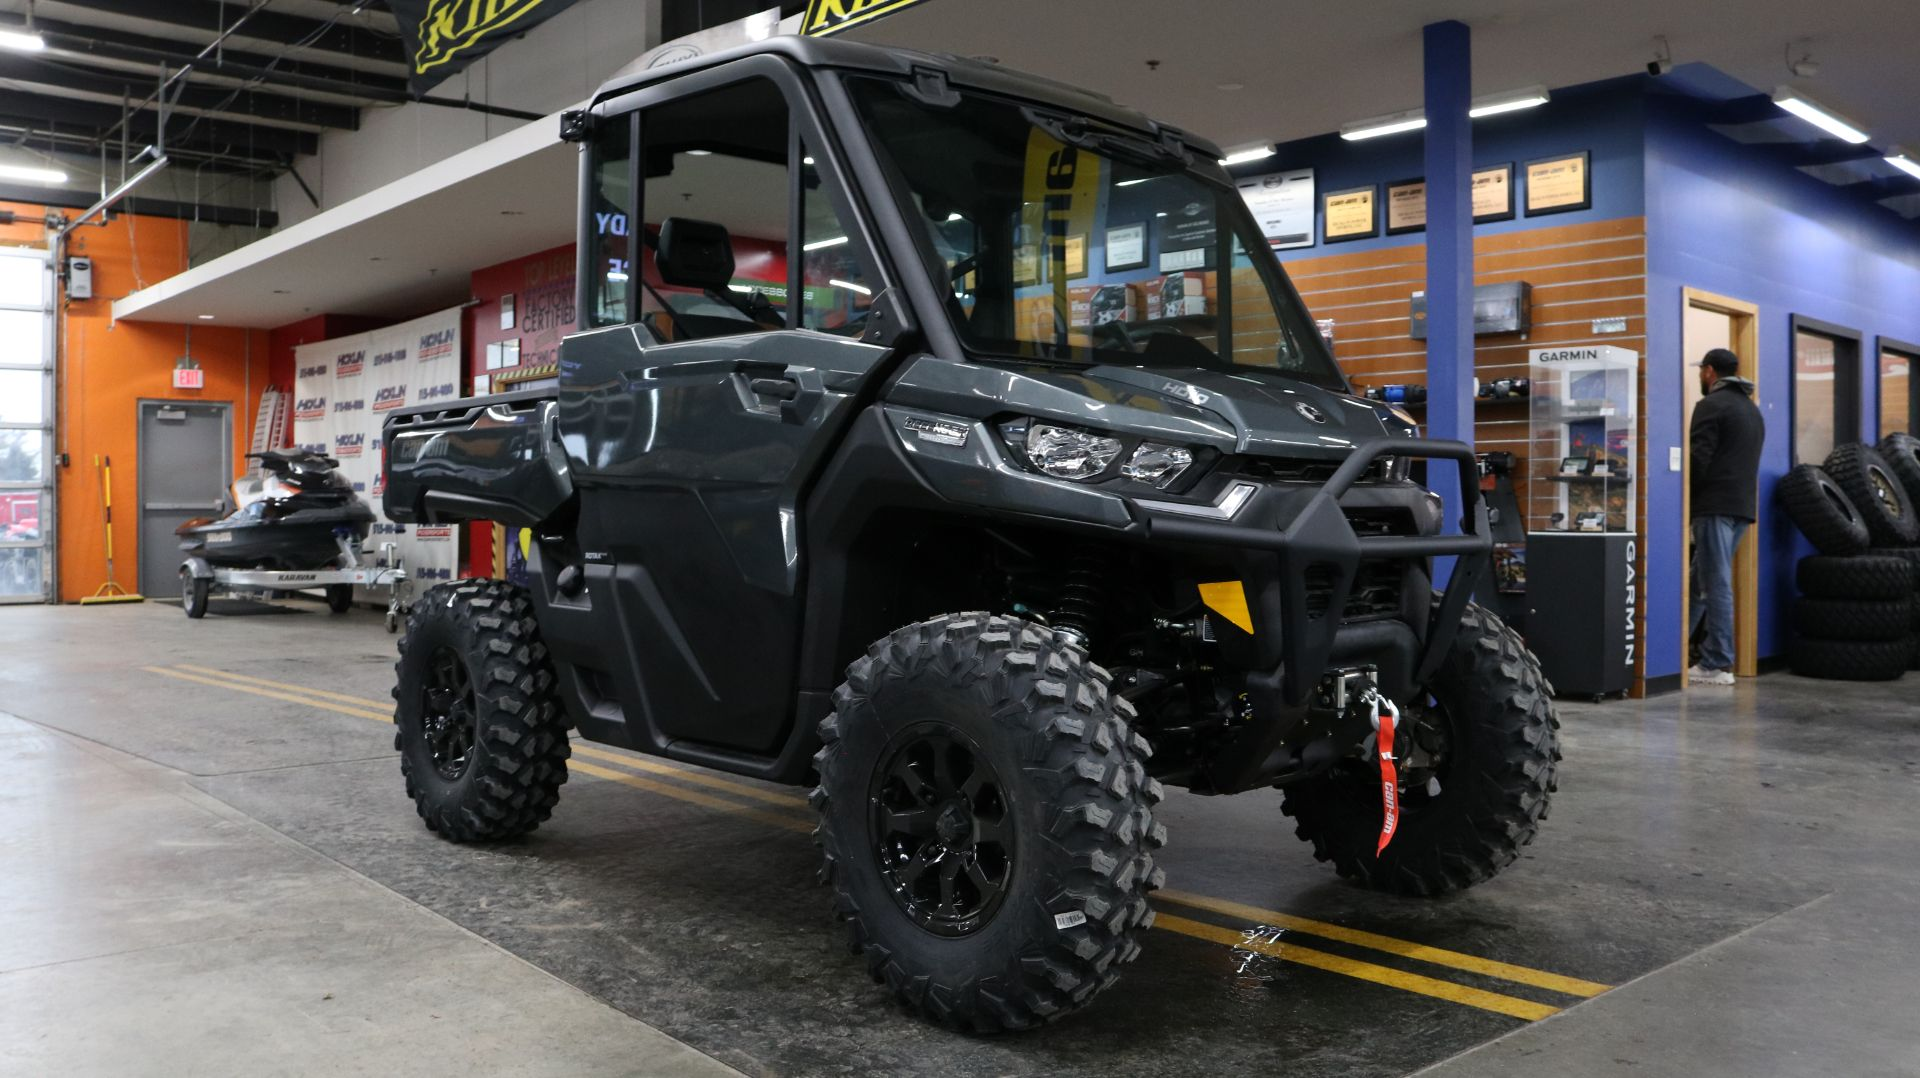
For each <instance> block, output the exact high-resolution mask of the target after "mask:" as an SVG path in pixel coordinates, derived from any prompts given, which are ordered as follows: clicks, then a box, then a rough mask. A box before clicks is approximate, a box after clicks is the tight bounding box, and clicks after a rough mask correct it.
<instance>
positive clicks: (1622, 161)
mask: <svg viewBox="0 0 1920 1078" xmlns="http://www.w3.org/2000/svg"><path fill="white" fill-rule="evenodd" d="M1645 81H1646V80H1645V79H1644V78H1641V77H1634V78H1625V79H1610V80H1608V81H1606V82H1596V83H1589V84H1587V85H1585V86H1576V87H1572V88H1570V89H1565V90H1554V91H1552V96H1551V100H1549V101H1548V102H1547V103H1546V104H1545V105H1541V106H1539V107H1538V108H1531V109H1523V110H1521V111H1519V112H1509V113H1503V114H1501V115H1498V116H1487V117H1483V118H1481V119H1478V120H1475V121H1473V161H1474V167H1476V168H1486V167H1488V166H1490V165H1499V164H1507V163H1511V164H1512V165H1513V172H1514V177H1513V187H1514V191H1513V198H1514V209H1515V215H1514V218H1513V220H1511V221H1489V222H1487V223H1485V224H1477V225H1475V226H1473V231H1474V234H1475V235H1491V234H1494V233H1499V232H1514V231H1518V230H1521V229H1527V228H1539V227H1543V226H1548V225H1555V226H1557V225H1570V224H1575V223H1577V222H1580V221H1605V220H1610V219H1613V218H1618V217H1638V216H1640V215H1641V213H1642V212H1644V208H1645V200H1644V189H1643V186H1642V184H1643V182H1644V177H1645V171H1644V169H1643V168H1642V165H1641V155H1640V145H1641V105H1640V94H1641V90H1640V87H1641V85H1642V84H1643V83H1644V82H1645ZM1421 146H1422V142H1421V133H1420V132H1418V131H1408V132H1404V133H1402V134H1398V135H1383V136H1381V137H1380V138H1374V139H1364V140H1362V141H1360V142H1348V141H1346V140H1345V139H1342V138H1341V137H1340V136H1338V135H1320V136H1317V137H1314V138H1308V139H1300V140H1297V141H1294V142H1283V143H1281V144H1280V146H1279V147H1278V148H1277V149H1276V151H1275V154H1274V156H1272V157H1270V158H1267V159H1265V160H1262V161H1258V162H1254V163H1252V164H1248V165H1240V166H1237V167H1235V168H1234V169H1233V170H1232V171H1233V172H1234V174H1235V175H1237V176H1257V175H1261V174H1263V173H1267V172H1276V171H1280V170H1283V169H1293V168H1311V169H1313V170H1314V177H1313V181H1314V197H1315V206H1314V239H1315V244H1314V246H1312V247H1299V248H1294V249H1292V250H1286V251H1281V252H1279V255H1280V257H1281V259H1282V260H1286V259H1292V258H1314V257H1319V256H1322V255H1335V254H1352V253H1354V252H1358V251H1369V250H1375V249H1378V248H1382V247H1404V246H1408V245H1411V244H1419V243H1425V242H1426V241H1427V237H1426V233H1425V232H1409V233H1407V234H1405V235H1400V236H1387V235H1384V234H1383V235H1381V236H1379V237H1376V238H1374V239H1364V240H1346V241H1343V242H1340V243H1321V242H1319V237H1320V234H1321V225H1322V222H1321V212H1320V210H1321V207H1320V198H1321V196H1323V195H1325V194H1326V192H1328V191H1343V190H1346V189H1348V188H1352V187H1364V186H1366V185H1368V184H1373V185H1374V186H1375V187H1376V188H1377V193H1376V194H1375V196H1374V197H1375V198H1376V199H1379V200H1381V210H1380V214H1381V222H1382V223H1381V231H1382V232H1383V233H1384V232H1385V230H1386V225H1385V219H1386V208H1385V199H1386V185H1387V184H1389V183H1399V182H1401V181H1403V180H1412V179H1418V178H1420V176H1421V173H1422V172H1423V170H1424V166H1423V165H1422V163H1421V156H1422V155H1421ZM1580 150H1587V151H1589V152H1590V153H1591V154H1592V158H1591V162H1592V169H1593V207H1592V208H1591V209H1587V210H1575V211H1571V212H1567V213H1554V214H1547V215H1545V216H1542V217H1528V216H1527V215H1526V210H1525V206H1526V169H1527V162H1528V161H1533V160H1537V159H1539V158H1542V157H1551V156H1554V155H1556V154H1562V153H1572V152H1577V151H1580Z"/></svg>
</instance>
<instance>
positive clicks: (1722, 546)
mask: <svg viewBox="0 0 1920 1078" xmlns="http://www.w3.org/2000/svg"><path fill="white" fill-rule="evenodd" d="M1700 393H1701V397H1700V403H1699V404H1696V405H1694V407H1693V429H1692V430H1691V431H1690V432H1689V440H1690V441H1691V442H1692V447H1693V463H1692V469H1693V470H1692V472H1691V475H1690V482H1689V483H1688V495H1689V496H1690V498H1691V502H1690V506H1691V511H1692V514H1693V588H1692V591H1693V624H1692V626H1691V627H1690V629H1689V635H1692V634H1696V633H1699V630H1700V625H1701V622H1702V621H1704V622H1705V623H1706V633H1705V634H1704V636H1703V637H1702V639H1701V641H1700V661H1699V664H1698V665H1696V666H1694V667H1693V668H1692V669H1691V670H1688V671H1687V680H1688V681H1691V682H1693V683H1694V684H1695V685H1731V684H1733V551H1734V548H1736V547H1738V546H1739V545H1740V537H1741V536H1742V535H1744V534H1745V533H1746V530H1747V525H1749V524H1752V523H1753V509H1754V502H1755V495H1754V487H1755V484H1756V482H1757V480H1758V475H1759V471H1760V443H1761V442H1762V440H1764V439H1765V437H1766V424H1765V423H1763V422H1762V421H1761V419H1760V409H1759V408H1758V407H1757V406H1755V405H1754V403H1753V383H1752V382H1749V381H1747V380H1746V379H1745V378H1742V377H1740V357H1739V356H1736V355H1734V354H1733V353H1732V352H1730V351H1728V350H1727V349H1725V348H1715V349H1714V350H1713V351H1711V352H1708V353H1707V354H1706V355H1705V356H1703V357H1701V359H1700Z"/></svg>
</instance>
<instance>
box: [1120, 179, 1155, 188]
mask: <svg viewBox="0 0 1920 1078" xmlns="http://www.w3.org/2000/svg"><path fill="white" fill-rule="evenodd" d="M1151 179H1153V177H1152V176H1142V177H1140V178H1139V179H1137V180H1121V181H1120V182H1119V183H1116V184H1114V186H1115V187H1132V186H1133V185H1134V184H1136V183H1146V182H1147V181H1148V180H1151Z"/></svg>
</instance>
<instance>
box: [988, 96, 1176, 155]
mask: <svg viewBox="0 0 1920 1078" xmlns="http://www.w3.org/2000/svg"><path fill="white" fill-rule="evenodd" d="M1020 114H1021V115H1022V116H1024V117H1026V119H1027V122H1028V123H1031V124H1033V125H1034V126H1035V127H1038V128H1039V129H1040V130H1042V131H1045V132H1046V133H1047V134H1048V135H1051V136H1052V137H1053V138H1054V139H1056V140H1057V141H1060V142H1064V143H1066V144H1067V145H1069V146H1078V147H1079V148H1081V149H1083V150H1093V151H1095V152H1096V153H1099V154H1101V155H1103V156H1106V157H1120V158H1125V159H1127V160H1129V161H1131V162H1133V163H1134V164H1136V165H1146V166H1148V167H1164V166H1166V165H1177V166H1179V167H1181V168H1185V167H1187V166H1189V165H1191V164H1193V155H1192V154H1191V153H1188V152H1187V150H1186V149H1185V148H1184V147H1181V146H1177V145H1171V144H1169V143H1166V142H1156V141H1154V140H1153V139H1150V138H1145V137H1142V136H1138V135H1134V134H1131V133H1127V132H1123V131H1120V130H1117V129H1115V128H1111V127H1099V128H1096V127H1094V126H1093V125H1091V124H1089V123H1088V122H1087V121H1085V120H1083V119H1078V118H1073V119H1069V118H1067V117H1063V116H1056V115H1053V114H1051V113H1047V112H1043V111H1041V110H1040V109H1037V108H1034V107H1032V106H1026V107H1023V108H1022V109H1021V110H1020Z"/></svg>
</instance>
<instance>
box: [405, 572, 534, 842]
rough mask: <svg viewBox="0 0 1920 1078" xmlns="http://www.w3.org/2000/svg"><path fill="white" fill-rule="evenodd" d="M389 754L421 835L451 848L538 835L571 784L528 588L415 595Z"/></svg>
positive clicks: (473, 587)
mask: <svg viewBox="0 0 1920 1078" xmlns="http://www.w3.org/2000/svg"><path fill="white" fill-rule="evenodd" d="M394 675H395V678H396V681H397V684H396V685H395V686H394V690H393V697H394V701H395V704H396V706H395V708H394V717H393V721H394V725H395V727H397V730H396V732H395V733H394V735H393V747H394V748H396V749H398V750H400V773H401V775H402V776H404V777H405V779H406V784H407V796H408V797H411V798H412V799H413V803H414V808H415V809H416V810H417V811H418V812H419V813H420V818H421V819H422V820H425V821H426V824H427V829H428V830H430V831H435V832H438V833H439V834H440V835H441V836H442V837H445V838H449V839H452V840H453V841H455V842H476V841H484V840H492V839H504V838H512V837H514V836H516V835H522V834H525V833H526V832H528V831H531V830H533V829H534V828H536V827H539V826H540V824H541V823H542V822H544V821H545V820H546V819H547V817H549V816H551V815H552V814H553V806H554V805H555V804H557V803H559V800H560V787H561V785H562V784H563V783H565V782H566V781H567V757H568V755H569V746H568V744H567V724H566V719H565V717H564V712H563V710H562V709H561V706H560V704H559V701H558V700H557V699H555V695H554V673H553V666H552V664H551V663H550V662H549V661H548V659H547V646H546V644H544V643H542V642H541V640H540V629H539V626H538V625H536V624H535V623H534V619H533V602H532V600H531V599H530V598H529V597H528V595H527V592H526V589H524V588H519V587H515V586H513V585H511V584H507V583H504V582H502V581H498V580H461V581H456V582H454V583H452V584H442V585H440V586H438V587H436V588H434V589H433V590H431V591H429V592H427V593H426V594H425V595H423V596H421V600H420V601H419V602H417V603H415V604H413V609H412V610H411V611H410V612H409V614H408V616H407V632H406V635H404V636H402V637H401V638H400V661H399V662H397V663H395V664H394Z"/></svg>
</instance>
